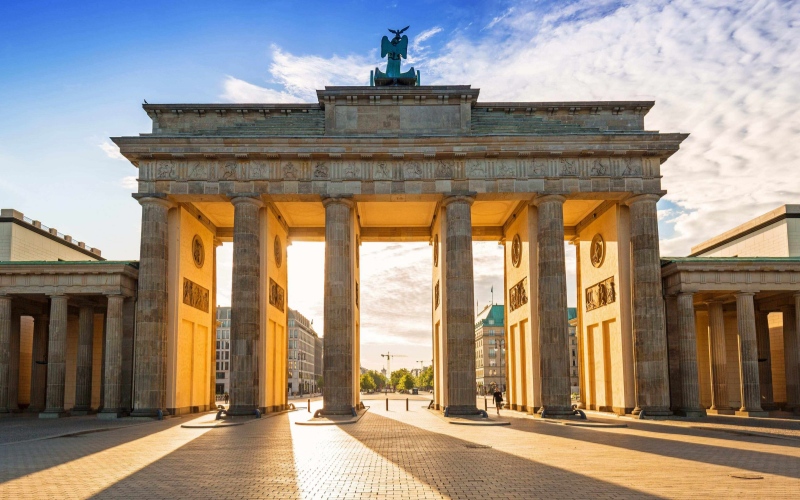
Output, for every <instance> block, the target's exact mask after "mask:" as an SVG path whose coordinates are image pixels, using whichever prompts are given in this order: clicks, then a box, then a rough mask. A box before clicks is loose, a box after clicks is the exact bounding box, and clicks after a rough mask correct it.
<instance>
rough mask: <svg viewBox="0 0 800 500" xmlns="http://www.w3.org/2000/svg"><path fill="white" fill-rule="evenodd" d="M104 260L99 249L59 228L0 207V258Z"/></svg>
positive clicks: (15, 259)
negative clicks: (87, 244) (88, 245)
mask: <svg viewBox="0 0 800 500" xmlns="http://www.w3.org/2000/svg"><path fill="white" fill-rule="evenodd" d="M86 260H105V259H103V258H102V257H101V256H100V250H98V249H97V248H92V247H87V246H86V244H85V243H84V242H82V241H78V240H76V239H73V238H72V236H70V235H68V234H63V233H61V232H60V231H59V230H58V229H56V228H52V227H47V226H45V225H44V224H42V223H41V222H39V221H38V220H33V219H31V218H30V217H25V214H23V213H22V212H18V211H16V210H14V209H11V208H4V209H2V210H0V262H3V261H86Z"/></svg>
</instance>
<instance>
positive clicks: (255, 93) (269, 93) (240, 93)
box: [221, 76, 303, 103]
mask: <svg viewBox="0 0 800 500" xmlns="http://www.w3.org/2000/svg"><path fill="white" fill-rule="evenodd" d="M222 86H223V89H224V92H223V93H222V96H221V97H222V98H223V99H225V100H226V101H230V102H241V103H289V102H301V101H302V100H303V99H302V97H300V96H297V95H294V94H291V93H289V92H282V91H279V90H272V89H268V88H264V87H259V86H258V85H253V84H252V83H248V82H246V81H244V80H239V79H238V78H234V77H232V76H228V77H227V78H225V81H224V82H222Z"/></svg>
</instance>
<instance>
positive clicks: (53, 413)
mask: <svg viewBox="0 0 800 500" xmlns="http://www.w3.org/2000/svg"><path fill="white" fill-rule="evenodd" d="M68 416H69V415H68V414H67V412H65V411H64V410H45V411H43V412H39V418H64V417H68Z"/></svg>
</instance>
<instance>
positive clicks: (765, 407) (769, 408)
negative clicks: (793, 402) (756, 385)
mask: <svg viewBox="0 0 800 500" xmlns="http://www.w3.org/2000/svg"><path fill="white" fill-rule="evenodd" d="M761 409H762V410H764V411H775V410H779V409H780V406H778V405H776V404H775V403H761Z"/></svg>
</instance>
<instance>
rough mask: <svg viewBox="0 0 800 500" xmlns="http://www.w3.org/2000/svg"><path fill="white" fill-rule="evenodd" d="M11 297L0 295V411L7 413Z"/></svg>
mask: <svg viewBox="0 0 800 500" xmlns="http://www.w3.org/2000/svg"><path fill="white" fill-rule="evenodd" d="M10 343H11V297H8V296H5V295H0V413H8V385H9V372H10V370H9V358H10V356H9V353H10Z"/></svg>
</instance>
